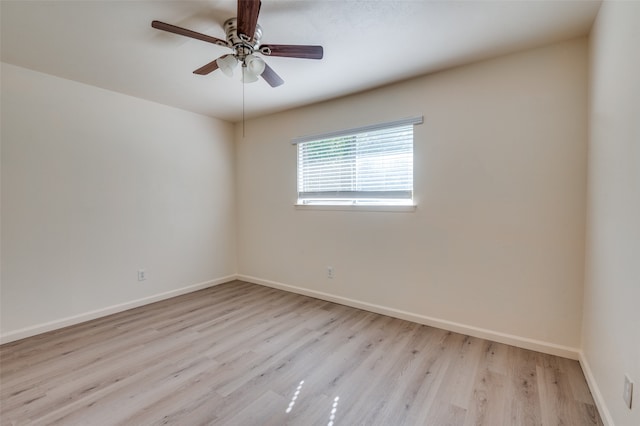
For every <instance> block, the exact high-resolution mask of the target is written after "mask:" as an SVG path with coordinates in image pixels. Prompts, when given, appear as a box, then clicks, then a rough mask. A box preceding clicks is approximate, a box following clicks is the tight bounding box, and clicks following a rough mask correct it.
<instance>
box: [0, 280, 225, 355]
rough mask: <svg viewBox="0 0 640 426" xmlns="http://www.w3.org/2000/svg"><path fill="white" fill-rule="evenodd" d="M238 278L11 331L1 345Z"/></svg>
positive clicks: (202, 284)
mask: <svg viewBox="0 0 640 426" xmlns="http://www.w3.org/2000/svg"><path fill="white" fill-rule="evenodd" d="M236 278H237V277H236V275H229V276H226V277H222V278H218V279H215V280H211V281H205V282H202V283H197V284H192V285H189V286H186V287H182V288H178V289H176V290H171V291H167V292H165V293H160V294H155V295H153V296H148V297H143V298H142V299H137V300H132V301H130V302H125V303H121V304H118V305H113V306H108V307H106V308H101V309H96V310H94V311H90V312H85V313H82V314H78V315H73V316H70V317H66V318H62V319H59V320H54V321H49V322H46V323H43V324H38V325H34V326H31V327H26V328H22V329H19V330H15V331H10V332H8V333H5V334H2V335H0V344H4V343H9V342H13V341H16V340H20V339H24V338H26V337H31V336H35V335H36V334H41V333H46V332H47V331H52V330H57V329H60V328H63V327H68V326H70V325H75V324H79V323H81V322H85V321H90V320H93V319H96V318H100V317H104V316H107V315H111V314H115V313H118V312H122V311H126V310H128V309H133V308H137V307H139V306H143V305H148V304H149V303H153V302H159V301H160V300H165V299H169V298H171V297H176V296H180V295H182V294H187V293H191V292H193V291H197V290H202V289H203V288H207V287H213V286H215V285H218V284H223V283H226V282H229V281H233V280H235V279H236Z"/></svg>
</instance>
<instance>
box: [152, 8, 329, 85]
mask: <svg viewBox="0 0 640 426" xmlns="http://www.w3.org/2000/svg"><path fill="white" fill-rule="evenodd" d="M260 6H261V2H260V0H238V16H237V17H235V18H230V19H227V20H226V21H225V23H224V25H223V27H224V32H225V35H226V40H222V39H219V38H216V37H212V36H208V35H206V34H202V33H198V32H196V31H192V30H188V29H186V28H181V27H177V26H175V25H171V24H167V23H164V22H160V21H153V22H151V26H152V27H153V28H156V29H159V30H163V31H167V32H170V33H174V34H178V35H182V36H185V37H190V38H194V39H197V40H202V41H205V42H208V43H212V44H216V45H218V46H224V47H228V48H230V49H232V50H233V53H231V54H227V55H223V56H221V57H219V58H218V59H215V60H214V61H212V62H209V63H208V64H206V65H203V66H202V67H200V68H198V69H197V70H195V71H193V72H194V74H199V75H207V74H209V73H211V72H213V71H215V70H216V69H218V68H219V69H220V70H221V71H222V72H223V73H224V74H225V75H227V76H229V77H231V76H233V70H234V69H235V67H236V66H237V65H238V63H240V64H241V65H242V77H241V80H242V82H243V83H252V82H254V81H257V80H258V77H262V78H263V79H264V80H265V81H266V82H267V83H268V84H269V85H270V86H271V87H277V86H280V85H282V84H283V83H284V80H282V78H280V76H279V75H278V74H277V73H276V72H275V71H274V70H273V69H272V68H271V67H269V65H267V63H266V62H265V61H264V60H263V59H262V58H260V57H258V56H256V55H255V54H256V53H259V54H261V55H264V56H282V57H288V58H303V59H322V57H323V55H324V51H323V48H322V46H308V45H290V44H261V40H262V28H261V27H260V25H258V15H259V13H260Z"/></svg>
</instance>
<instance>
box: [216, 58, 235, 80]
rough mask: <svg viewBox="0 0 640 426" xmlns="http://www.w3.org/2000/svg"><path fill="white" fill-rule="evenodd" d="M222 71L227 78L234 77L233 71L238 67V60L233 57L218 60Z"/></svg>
mask: <svg viewBox="0 0 640 426" xmlns="http://www.w3.org/2000/svg"><path fill="white" fill-rule="evenodd" d="M216 63H217V64H218V68H220V71H222V72H223V73H225V75H226V76H227V77H231V76H233V69H234V68H235V67H236V65H238V60H237V59H236V57H235V56H233V55H224V56H222V57H220V58H218V59H217V60H216Z"/></svg>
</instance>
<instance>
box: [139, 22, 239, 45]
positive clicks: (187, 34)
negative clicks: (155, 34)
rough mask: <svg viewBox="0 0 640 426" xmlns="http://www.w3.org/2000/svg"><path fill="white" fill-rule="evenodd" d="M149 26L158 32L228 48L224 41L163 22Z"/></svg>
mask: <svg viewBox="0 0 640 426" xmlns="http://www.w3.org/2000/svg"><path fill="white" fill-rule="evenodd" d="M151 26H152V27H153V28H156V29H158V30H162V31H168V32H170V33H174V34H178V35H181V36H185V37H191V38H195V39H197V40H202V41H206V42H209V43H213V44H217V45H219V46H226V47H228V46H229V45H228V44H227V42H226V41H225V40H222V39H219V38H216V37H212V36H208V35H206V34H202V33H198V32H195V31H191V30H188V29H186V28H181V27H176V26H175V25H171V24H167V23H165V22H160V21H153V22H151Z"/></svg>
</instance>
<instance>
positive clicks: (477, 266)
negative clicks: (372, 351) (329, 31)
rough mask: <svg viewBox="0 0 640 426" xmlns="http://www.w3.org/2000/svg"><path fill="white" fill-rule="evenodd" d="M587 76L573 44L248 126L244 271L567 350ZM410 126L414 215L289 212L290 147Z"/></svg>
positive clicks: (240, 180) (240, 140)
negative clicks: (419, 121)
mask: <svg viewBox="0 0 640 426" xmlns="http://www.w3.org/2000/svg"><path fill="white" fill-rule="evenodd" d="M587 66H588V63H587V41H586V40H585V39H577V40H573V41H569V42H565V43H560V44H556V45H553V46H549V47H545V48H540V49H535V50H531V51H526V52H522V53H518V54H514V55H509V56H505V57H500V58H497V59H494V60H489V61H485V62H481V63H477V64H473V65H469V66H465V67H460V68H457V69H453V70H450V71H446V72H442V73H438V74H434V75H429V76H425V77H422V78H417V79H414V80H411V81H407V82H403V83H399V84H395V85H392V86H388V87H384V88H381V89H377V90H374V91H371V92H367V93H363V94H359V95H356V96H351V97H347V98H343V99H338V100H334V101H330V102H326V103H322V104H316V105H313V106H309V107H305V108H299V109H296V110H292V111H289V112H284V113H279V114H275V115H271V116H266V117H262V118H258V119H254V120H250V121H248V122H247V123H246V135H245V137H242V135H241V134H240V131H239V127H238V128H237V130H238V131H237V138H236V140H237V185H238V259H239V266H238V271H239V273H240V274H241V276H243V277H244V278H247V279H253V280H254V281H256V282H263V283H268V284H271V285H281V286H282V285H284V286H285V287H286V286H296V287H299V288H298V289H297V290H302V292H306V293H308V294H324V295H325V296H327V295H328V296H329V297H330V298H333V299H336V298H338V299H343V300H349V301H356V302H364V303H366V304H370V305H378V306H382V307H386V308H391V309H393V310H397V311H403V312H406V313H410V314H412V315H417V316H424V317H429V318H432V319H437V320H442V321H443V323H446V322H452V323H456V324H461V325H466V326H469V329H472V328H478V329H484V330H488V331H490V332H492V333H495V335H494V336H493V337H496V336H498V335H500V334H506V335H512V336H516V337H517V338H520V339H523V340H527V339H531V340H533V341H536V342H539V343H542V344H543V345H547V344H548V345H550V346H553V345H559V346H561V347H563V348H569V349H570V350H574V351H577V349H576V348H578V347H579V346H580V325H581V317H582V297H583V294H582V285H583V271H584V227H585V208H584V207H585V202H586V201H585V197H586V179H585V178H586V161H587V159H586V155H587V152H586V140H587ZM415 115H424V117H425V122H424V124H423V125H421V126H417V127H416V128H415V159H414V162H415V198H416V200H417V203H418V207H417V210H416V211H415V212H353V211H322V210H298V209H295V208H294V206H293V204H294V201H295V199H296V183H295V181H296V149H295V147H293V146H292V145H291V144H290V142H289V141H290V140H291V139H292V138H293V137H295V136H301V135H308V134H315V133H320V132H327V131H331V130H338V129H344V128H350V127H355V126H360V125H366V124H371V123H376V122H382V121H390V120H394V119H399V118H404V117H408V116H415ZM328 265H330V266H333V267H334V268H335V278H334V279H332V280H329V279H327V278H326V272H325V268H326V266H328ZM541 349H543V350H544V348H541ZM576 353H577V352H576Z"/></svg>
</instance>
